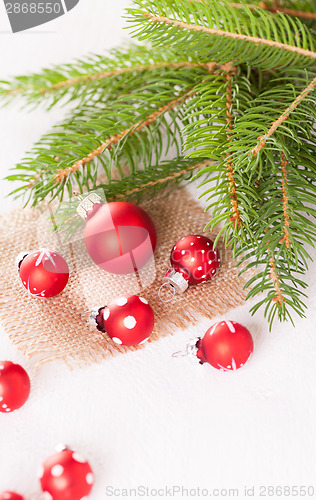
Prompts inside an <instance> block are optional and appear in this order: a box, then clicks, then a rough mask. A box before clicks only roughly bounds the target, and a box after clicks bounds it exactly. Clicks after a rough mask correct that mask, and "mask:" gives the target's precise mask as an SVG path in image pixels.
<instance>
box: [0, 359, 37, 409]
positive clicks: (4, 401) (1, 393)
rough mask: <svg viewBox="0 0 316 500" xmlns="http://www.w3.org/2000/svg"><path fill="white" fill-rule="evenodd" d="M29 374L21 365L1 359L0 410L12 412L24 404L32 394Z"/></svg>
mask: <svg viewBox="0 0 316 500" xmlns="http://www.w3.org/2000/svg"><path fill="white" fill-rule="evenodd" d="M30 390H31V383H30V379H29V376H28V374H27V373H26V371H25V370H24V368H22V366H20V365H16V364H14V363H12V362H11V361H0V411H1V412H2V413H11V412H12V411H14V410H17V409H18V408H20V407H21V406H23V405H24V403H25V402H26V400H27V399H28V397H29V395H30Z"/></svg>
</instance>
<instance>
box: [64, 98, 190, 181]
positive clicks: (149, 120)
mask: <svg viewBox="0 0 316 500" xmlns="http://www.w3.org/2000/svg"><path fill="white" fill-rule="evenodd" d="M195 93H196V91H195V90H194V91H192V89H191V90H190V91H189V92H186V93H185V94H184V95H182V96H181V97H178V98H177V99H173V100H172V101H170V102H168V103H167V104H165V105H164V106H161V107H160V108H159V109H158V111H155V112H154V113H152V114H150V115H149V116H148V118H147V119H146V120H143V121H139V122H137V123H135V125H132V126H130V127H128V128H127V129H125V130H123V131H122V132H120V133H119V134H116V135H112V136H111V137H109V138H108V139H107V140H106V141H105V142H103V143H102V144H101V145H100V146H99V147H98V148H97V149H95V150H94V151H91V153H89V154H88V156H85V157H84V158H82V159H81V160H79V161H76V162H75V163H74V164H73V165H72V166H71V167H67V168H65V169H64V170H62V169H59V170H58V174H57V175H56V178H55V184H59V183H61V182H62V181H63V180H64V179H65V178H67V177H68V176H69V175H70V174H73V173H75V172H77V171H78V170H79V168H80V167H83V166H84V165H86V164H87V163H89V162H91V161H92V160H94V158H96V157H98V156H100V155H101V154H102V153H103V151H104V150H105V149H109V148H110V147H111V146H113V144H117V143H118V142H119V141H120V140H121V139H123V138H124V137H126V136H127V135H132V134H134V133H135V132H138V131H139V130H142V129H143V128H144V127H148V125H150V124H151V123H153V122H154V121H155V120H156V119H157V118H158V117H159V116H160V115H162V114H163V113H166V112H168V111H170V110H171V109H173V108H175V107H176V106H178V105H179V104H181V103H182V102H184V101H185V100H186V99H189V97H192V96H193V95H194V94H195Z"/></svg>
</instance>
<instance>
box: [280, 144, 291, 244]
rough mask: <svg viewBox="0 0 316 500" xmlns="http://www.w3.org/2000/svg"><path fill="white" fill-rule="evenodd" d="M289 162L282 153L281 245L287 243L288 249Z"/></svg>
mask: <svg viewBox="0 0 316 500" xmlns="http://www.w3.org/2000/svg"><path fill="white" fill-rule="evenodd" d="M287 164H288V162H287V161H286V160H285V155H284V153H283V152H282V159H281V165H282V198H283V199H282V201H283V214H284V236H283V238H282V239H281V240H280V243H283V242H284V243H285V246H286V248H290V234H289V227H290V215H289V193H288V189H287V171H286V167H287Z"/></svg>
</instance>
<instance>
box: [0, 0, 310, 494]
mask: <svg viewBox="0 0 316 500" xmlns="http://www.w3.org/2000/svg"><path fill="white" fill-rule="evenodd" d="M127 4H128V1H127V0H118V1H116V2H109V1H108V0H105V1H104V0H103V1H100V0H81V1H80V3H79V5H78V6H77V7H76V8H75V9H74V10H73V11H71V12H70V13H69V14H67V15H65V16H63V17H62V18H60V19H58V20H56V21H53V22H51V23H49V24H47V25H43V26H41V27H39V28H37V29H33V30H30V31H28V32H25V33H21V34H11V33H10V31H9V29H10V28H9V23H8V20H7V18H6V15H5V11H4V6H3V3H2V2H0V45H1V75H0V79H4V78H7V77H9V76H10V75H14V74H23V73H26V72H31V71H36V70H39V69H40V68H41V67H43V66H45V65H51V64H54V63H61V62H68V61H70V60H72V59H73V58H75V57H80V56H83V55H84V54H87V53H89V52H103V51H104V50H106V49H108V48H110V47H112V46H115V45H118V44H121V43H122V42H124V41H127V40H128V32H127V31H123V29H122V28H123V25H124V22H123V20H122V19H121V15H122V13H123V9H124V8H125V7H126V6H127ZM62 116H63V110H61V109H57V108H56V109H54V110H53V111H51V112H50V113H49V114H48V113H45V112H44V111H43V110H41V109H37V110H35V111H33V112H29V113H28V112H25V111H21V110H20V109H19V107H18V106H16V105H14V106H10V107H7V108H5V109H1V110H0V137H1V147H0V177H1V178H3V177H4V176H5V175H7V174H8V171H9V169H10V168H12V167H14V165H15V163H16V162H17V161H18V160H19V159H20V158H21V157H22V156H23V155H24V153H25V151H27V150H29V149H30V148H31V146H32V144H33V142H34V141H35V140H36V139H37V138H38V137H39V136H40V135H41V134H42V133H43V132H45V131H47V130H49V128H50V127H51V125H52V124H53V123H54V122H56V121H58V120H59V119H60V118H62ZM10 188H12V186H10V185H9V184H8V183H6V182H4V181H1V183H0V189H1V205H0V208H1V212H2V213H5V212H7V211H8V210H9V209H10V208H11V207H12V206H13V205H14V204H15V202H14V201H13V200H12V199H11V198H9V199H8V198H5V197H4V195H5V194H6V193H8V192H9V190H10ZM172 243H173V242H170V244H172ZM313 255H314V257H315V252H313ZM0 258H1V257H0ZM315 271H316V267H315V264H312V265H311V268H310V272H309V275H308V278H307V279H308V282H309V283H310V285H311V286H310V288H309V296H310V298H309V299H308V301H307V302H308V305H309V310H308V318H307V319H306V320H300V319H296V328H293V327H292V326H291V325H290V324H282V325H279V324H275V326H274V328H273V331H272V332H271V333H269V331H268V328H267V323H266V321H265V320H264V319H263V316H262V314H261V313H260V314H257V315H256V316H255V317H251V316H250V315H249V313H248V309H249V304H246V305H245V306H243V307H241V308H239V309H238V310H234V311H231V312H230V313H229V315H228V316H227V317H230V318H231V319H234V320H237V321H240V322H241V323H243V324H245V325H246V326H247V327H248V328H249V329H250V330H251V331H252V333H253V335H254V339H255V352H254V356H253V358H252V360H251V362H249V364H248V365H247V366H246V367H244V368H243V369H242V370H240V371H238V372H236V373H222V372H217V371H216V370H214V369H212V368H211V367H210V366H208V365H204V366H203V367H201V366H199V365H198V364H195V363H194V362H192V360H190V359H187V358H178V359H174V358H172V357H171V354H172V353H173V352H174V351H177V350H179V349H182V348H184V346H185V345H186V341H187V340H188V339H189V338H191V337H192V336H193V335H196V334H200V335H201V334H202V335H203V333H204V332H205V331H206V329H207V328H208V327H209V325H210V321H209V320H208V319H207V318H204V319H201V321H200V323H199V324H198V326H197V327H195V328H189V329H188V330H186V331H179V332H178V333H177V335H174V336H170V337H168V338H164V339H162V340H161V341H159V342H156V343H153V344H151V345H148V346H147V347H146V349H144V350H142V351H140V352H137V353H131V354H127V355H124V356H118V357H117V358H115V359H113V360H110V361H107V362H104V363H102V364H99V365H95V366H91V367H89V368H85V369H76V370H74V371H70V370H69V369H68V368H67V367H66V366H64V365H63V364H61V363H58V362H55V363H52V364H50V365H48V366H44V367H43V368H41V369H40V370H39V371H38V372H36V373H35V371H34V362H33V361H32V360H27V359H25V358H24V357H23V356H22V355H21V353H20V352H19V351H18V350H17V349H16V348H15V347H13V346H12V345H11V343H10V341H9V339H8V337H7V335H6V334H5V332H4V331H3V330H1V332H0V333H1V334H0V359H10V360H13V361H15V362H20V363H22V364H23V366H24V367H25V368H26V369H27V370H28V371H29V373H30V376H31V379H32V393H31V397H30V399H29V401H28V403H27V404H26V405H25V406H24V407H23V408H22V409H21V410H19V411H17V412H15V413H13V414H7V415H3V414H0V491H1V490H2V489H13V490H17V491H19V492H20V493H22V494H24V495H25V497H26V498H37V495H38V492H39V485H38V481H37V479H36V472H37V469H38V467H39V465H40V464H41V463H42V461H43V460H44V459H45V458H46V457H47V456H48V455H50V454H51V452H52V451H53V448H54V446H55V445H56V444H57V443H59V442H66V443H68V444H69V445H71V446H72V447H73V448H75V449H76V450H77V451H79V452H80V453H81V454H83V455H85V456H86V457H87V458H88V459H89V460H90V463H91V465H92V467H93V469H94V472H95V476H96V484H95V488H94V491H93V493H92V495H91V500H103V499H105V498H106V493H107V492H106V487H107V486H109V485H112V486H115V487H117V488H130V487H137V486H139V485H144V486H146V485H147V486H150V487H156V488H158V487H159V488H164V487H165V486H166V485H169V486H172V485H183V486H185V487H189V488H197V487H198V486H200V487H205V488H208V489H209V491H210V492H211V490H212V488H219V489H222V488H224V489H225V488H226V489H227V488H230V487H235V488H237V487H240V488H241V489H240V491H239V497H240V498H244V495H243V486H244V485H248V486H249V487H251V486H253V485H254V486H255V487H256V493H255V498H261V497H260V496H259V489H258V488H259V486H260V485H282V486H283V485H311V484H313V483H314V486H316V484H315V483H316V480H315V477H316V474H315V472H316V465H315V464H316V454H315V447H314V444H315V437H316V436H315V434H316V433H315V382H316V378H315V376H316V363H315V355H316V332H315V325H316V312H315V309H316V283H315ZM224 496H225V495H224V493H223V495H222V496H221V497H220V498H224ZM227 496H228V495H227ZM275 498H276V497H275ZM293 498H294V497H293Z"/></svg>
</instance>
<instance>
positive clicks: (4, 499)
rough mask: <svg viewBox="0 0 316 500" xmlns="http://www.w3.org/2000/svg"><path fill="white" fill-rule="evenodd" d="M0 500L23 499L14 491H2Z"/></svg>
mask: <svg viewBox="0 0 316 500" xmlns="http://www.w3.org/2000/svg"><path fill="white" fill-rule="evenodd" d="M0 500H24V497H22V496H21V495H19V494H18V493H15V492H14V491H3V492H2V493H0Z"/></svg>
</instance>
